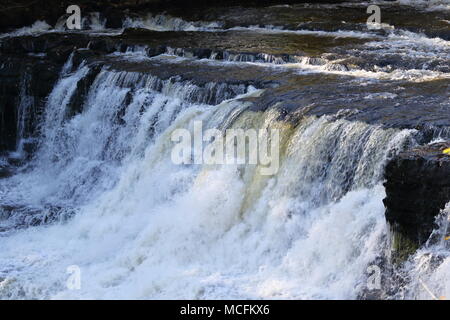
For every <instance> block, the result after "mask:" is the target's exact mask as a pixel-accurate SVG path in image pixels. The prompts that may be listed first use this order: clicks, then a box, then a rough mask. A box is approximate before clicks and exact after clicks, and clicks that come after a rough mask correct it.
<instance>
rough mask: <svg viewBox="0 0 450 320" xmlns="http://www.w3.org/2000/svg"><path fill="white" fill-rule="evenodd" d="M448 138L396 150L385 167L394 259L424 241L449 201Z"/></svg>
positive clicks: (387, 206) (400, 257) (406, 253)
mask: <svg viewBox="0 0 450 320" xmlns="http://www.w3.org/2000/svg"><path fill="white" fill-rule="evenodd" d="M449 147H450V142H447V143H435V144H431V145H427V146H423V147H420V148H417V149H413V150H410V151H407V152H404V153H401V154H399V155H398V156H397V157H396V158H394V159H393V160H391V161H390V162H389V164H388V165H387V167H386V172H385V178H386V182H385V184H384V186H385V188H386V195H387V196H386V199H385V200H384V204H385V206H386V219H387V221H388V222H389V224H390V226H391V229H392V236H393V249H394V254H393V258H394V260H397V261H401V260H403V259H404V258H406V257H407V256H408V255H409V254H410V253H412V252H413V251H414V250H415V249H417V248H418V247H419V246H420V245H422V244H424V243H425V242H426V241H427V240H428V237H429V236H430V234H431V232H432V231H433V229H434V228H435V227H436V225H435V217H436V215H438V214H439V213H440V211H441V210H442V209H444V208H445V205H446V204H447V203H448V202H449V201H450V156H449V155H445V154H444V153H443V150H445V149H446V148H449Z"/></svg>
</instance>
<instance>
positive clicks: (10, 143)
mask: <svg viewBox="0 0 450 320" xmlns="http://www.w3.org/2000/svg"><path fill="white" fill-rule="evenodd" d="M62 65H63V63H58V61H56V60H54V59H49V58H48V57H46V56H31V55H28V54H23V55H16V56H12V55H11V56H10V55H7V54H2V55H1V56H0V154H2V153H4V152H7V151H12V150H15V148H16V142H17V131H18V112H19V110H18V108H19V105H20V99H21V96H22V98H23V96H24V95H27V96H29V99H30V101H31V102H30V105H31V106H32V108H33V110H28V111H31V112H28V113H27V114H28V115H29V116H28V117H27V119H26V123H25V126H26V131H27V132H26V133H27V135H29V136H33V135H35V133H36V130H37V126H38V122H39V116H40V114H41V113H42V112H43V108H44V105H45V100H46V97H47V96H48V94H49V93H50V91H51V90H52V88H53V86H54V84H55V82H56V80H57V78H58V74H59V71H60V68H61V67H62ZM25 79H27V83H26V84H24V83H23V82H24V81H25ZM23 84H24V85H25V86H26V92H21V90H23V88H22V85H23Z"/></svg>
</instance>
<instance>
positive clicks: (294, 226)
mask: <svg viewBox="0 0 450 320" xmlns="http://www.w3.org/2000/svg"><path fill="white" fill-rule="evenodd" d="M70 69H71V62H70V61H69V62H68V63H67V64H66V67H65V68H64V69H63V72H62V75H61V79H60V80H59V82H58V83H57V85H56V86H55V88H54V89H53V91H52V93H51V94H50V96H49V99H48V103H47V106H46V114H45V117H44V119H45V120H44V123H43V127H42V132H43V135H42V137H41V141H40V145H39V149H38V151H37V154H36V156H35V157H34V158H33V160H32V161H31V163H30V164H29V165H28V166H27V168H26V169H24V170H23V172H21V173H19V174H16V175H15V176H13V177H11V178H8V179H3V180H1V182H0V192H1V195H2V197H1V199H2V204H18V203H22V204H23V205H24V206H25V207H28V208H32V209H34V210H35V211H38V212H40V213H39V214H40V215H41V216H40V217H38V218H41V219H43V220H41V221H46V220H45V219H44V218H45V215H47V217H49V219H50V220H51V221H52V224H50V225H39V226H35V227H29V228H27V229H24V230H18V229H17V227H20V224H23V223H25V224H26V223H27V220H26V218H24V216H26V215H27V211H26V210H24V211H20V210H17V211H16V212H15V213H14V214H15V215H14V214H13V215H12V216H10V217H9V219H7V220H6V222H3V225H2V226H3V227H7V226H9V227H10V229H9V231H8V232H6V233H5V234H3V236H2V237H1V242H2V251H1V253H0V279H1V282H0V296H1V297H3V298H67V299H72V298H75V299H78V298H137V299H143V298H156V299H160V298H171V299H172V298H191V299H197V298H217V299H220V298H300V299H306V298H316V299H317V298H326V299H336V298H349V299H353V298H357V297H358V294H359V293H360V292H361V291H362V290H364V289H365V286H366V281H367V276H368V274H367V271H366V269H367V267H368V266H369V265H371V264H372V263H375V262H374V261H376V259H377V258H378V257H380V256H381V255H383V252H384V250H386V249H387V247H386V246H387V242H386V232H387V231H386V230H387V227H386V222H385V218H384V207H383V203H382V199H383V198H384V196H385V194H384V188H383V187H382V186H381V182H382V181H381V179H382V172H383V166H384V164H385V163H386V161H387V159H388V158H389V157H392V156H393V155H394V154H395V153H396V152H398V151H400V150H401V149H402V148H403V147H404V146H405V145H407V144H411V143H414V135H415V132H414V130H397V129H383V128H382V127H379V126H373V125H368V124H364V123H360V122H349V121H347V120H344V119H336V118H334V117H327V116H324V117H321V118H316V117H307V118H305V119H303V120H301V121H300V123H299V124H298V125H296V126H294V125H292V124H288V123H285V122H282V121H280V120H277V119H278V114H277V111H276V109H269V110H267V111H265V112H254V111H250V110H249V108H248V107H249V103H248V102H245V100H243V98H246V97H247V98H248V97H251V96H253V95H258V94H260V90H256V89H255V88H252V87H245V86H232V85H225V84H223V85H220V84H215V83H209V84H207V85H205V86H204V87H198V86H196V85H193V84H191V83H189V82H177V81H176V80H174V79H172V80H165V81H161V80H159V79H157V78H155V77H152V76H148V75H144V74H140V73H135V72H117V71H112V70H108V69H104V70H102V71H101V72H100V73H99V74H98V75H97V77H96V79H95V81H94V83H93V85H92V86H91V88H90V90H89V93H88V95H87V97H86V99H85V101H84V104H83V106H82V112H81V113H79V114H76V115H75V116H73V117H68V116H67V115H68V114H69V110H68V107H69V105H70V103H69V102H70V97H71V96H72V95H73V94H74V93H75V91H76V88H77V83H78V82H79V81H80V80H81V79H82V78H83V77H85V76H86V75H87V74H88V72H89V67H87V66H86V65H83V64H82V65H81V66H80V67H78V68H75V70H70ZM130 96H131V99H130V98H129V97H130ZM127 97H128V98H127ZM118 115H120V117H119V118H118ZM195 120H202V121H203V122H204V123H206V124H207V126H210V127H219V128H221V130H224V129H226V128H228V127H234V128H249V127H258V128H261V127H262V128H264V127H266V128H268V127H271V128H274V127H276V128H279V129H280V130H281V132H282V134H281V142H282V145H283V148H282V154H281V163H280V170H279V172H278V173H277V174H276V175H275V176H271V177H270V176H269V177H267V176H262V175H261V174H260V173H259V168H258V166H242V165H241V166H237V165H223V166H220V167H218V168H211V167H208V166H201V165H192V166H179V165H175V164H173V163H172V161H171V158H170V153H171V147H172V142H171V140H170V134H171V132H173V130H175V129H177V128H191V127H192V123H193V121H195ZM330 160H331V161H330ZM55 207H56V208H58V209H57V210H59V211H58V213H57V214H56V215H55V216H49V210H50V209H52V208H53V210H55V209H54V208H55ZM28 215H29V213H28ZM34 218H36V217H34ZM14 223H16V225H14ZM15 228H16V229H15ZM73 265H75V266H77V267H79V268H80V270H81V288H80V290H71V289H69V288H68V287H67V286H66V282H67V278H68V274H67V273H66V272H67V268H68V267H70V266H73Z"/></svg>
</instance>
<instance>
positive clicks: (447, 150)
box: [442, 148, 450, 155]
mask: <svg viewBox="0 0 450 320" xmlns="http://www.w3.org/2000/svg"><path fill="white" fill-rule="evenodd" d="M442 153H443V154H448V155H450V148H447V149H444V151H442Z"/></svg>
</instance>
